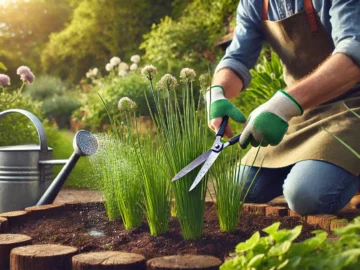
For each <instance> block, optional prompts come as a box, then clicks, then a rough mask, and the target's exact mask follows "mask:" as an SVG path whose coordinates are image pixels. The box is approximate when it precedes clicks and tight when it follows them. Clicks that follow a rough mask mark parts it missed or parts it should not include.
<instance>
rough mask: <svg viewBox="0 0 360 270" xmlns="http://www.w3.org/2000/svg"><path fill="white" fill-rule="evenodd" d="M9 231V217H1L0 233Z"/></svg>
mask: <svg viewBox="0 0 360 270" xmlns="http://www.w3.org/2000/svg"><path fill="white" fill-rule="evenodd" d="M8 231H9V222H8V220H7V218H3V217H0V234H1V233H7V232H8Z"/></svg>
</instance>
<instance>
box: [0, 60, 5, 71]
mask: <svg viewBox="0 0 360 270" xmlns="http://www.w3.org/2000/svg"><path fill="white" fill-rule="evenodd" d="M0 69H2V70H4V71H7V68H6V66H5V65H4V64H3V63H2V62H0Z"/></svg>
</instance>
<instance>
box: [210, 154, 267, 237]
mask: <svg viewBox="0 0 360 270" xmlns="http://www.w3.org/2000/svg"><path fill="white" fill-rule="evenodd" d="M259 149H260V148H258V151H259ZM256 156H257V155H256ZM240 164H241V151H239V149H238V148H236V147H233V148H231V149H230V150H229V149H227V150H225V151H223V153H221V155H220V156H219V158H218V160H217V161H216V162H215V164H214V165H213V167H212V169H211V174H212V176H213V177H212V178H213V179H212V183H213V187H214V191H215V197H216V201H215V202H214V203H215V206H216V212H217V216H218V219H219V224H220V230H221V231H228V232H233V231H235V230H236V227H237V225H238V223H239V220H240V217H241V213H242V209H243V205H244V201H245V198H246V195H247V192H248V190H246V189H245V183H246V182H247V180H248V178H249V174H248V173H244V171H245V170H243V169H242V167H241V165H240ZM259 170H260V168H259V169H258V172H259ZM256 176H257V174H256V175H255V176H254V178H253V179H251V181H252V182H253V181H254V180H255V178H256ZM252 182H251V184H252ZM250 186H251V185H250Z"/></svg>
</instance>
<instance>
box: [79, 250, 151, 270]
mask: <svg viewBox="0 0 360 270" xmlns="http://www.w3.org/2000/svg"><path fill="white" fill-rule="evenodd" d="M72 267H73V268H72V269H73V270H102V269H107V270H145V269H146V261H145V257H144V256H142V255H140V254H135V253H126V252H117V251H108V252H91V253H87V254H80V255H76V256H74V257H73V258H72Z"/></svg>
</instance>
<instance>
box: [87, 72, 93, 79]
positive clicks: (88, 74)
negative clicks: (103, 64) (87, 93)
mask: <svg viewBox="0 0 360 270" xmlns="http://www.w3.org/2000/svg"><path fill="white" fill-rule="evenodd" d="M92 76H93V74H92V72H91V70H90V71H88V72H86V78H91V77H92Z"/></svg>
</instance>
